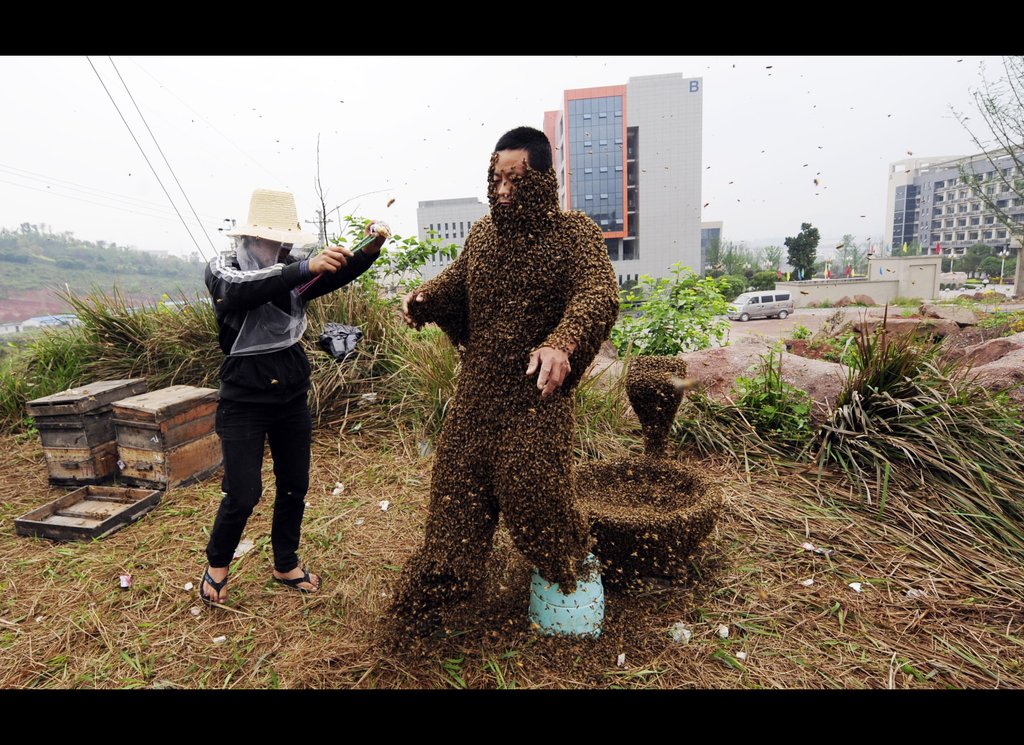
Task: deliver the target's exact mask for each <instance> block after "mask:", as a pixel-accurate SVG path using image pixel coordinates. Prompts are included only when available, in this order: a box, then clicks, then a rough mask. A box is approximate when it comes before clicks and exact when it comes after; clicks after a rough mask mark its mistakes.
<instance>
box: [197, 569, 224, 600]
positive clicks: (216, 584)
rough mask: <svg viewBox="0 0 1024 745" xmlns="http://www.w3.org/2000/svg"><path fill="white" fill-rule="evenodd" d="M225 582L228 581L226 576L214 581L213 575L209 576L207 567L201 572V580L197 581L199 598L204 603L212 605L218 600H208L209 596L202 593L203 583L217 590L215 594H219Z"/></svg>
mask: <svg viewBox="0 0 1024 745" xmlns="http://www.w3.org/2000/svg"><path fill="white" fill-rule="evenodd" d="M227 583H228V578H227V577H225V578H224V579H223V580H221V581H220V582H215V581H214V579H213V577H211V576H210V570H209V569H207V570H206V572H204V573H203V581H202V582H200V583H199V599H200V600H202V601H203V602H204V603H206V605H207V606H210V607H213V606H214V605H216V604H217V603H218V602H219V601H216V600H210V598H208V597H206V595H205V594H203V585H204V584H206V585H209V586H210V587H212V588H213V589H214V590H216V591H217V595H218V596H219V595H220V591H221V590H223V589H224V585H226V584H227Z"/></svg>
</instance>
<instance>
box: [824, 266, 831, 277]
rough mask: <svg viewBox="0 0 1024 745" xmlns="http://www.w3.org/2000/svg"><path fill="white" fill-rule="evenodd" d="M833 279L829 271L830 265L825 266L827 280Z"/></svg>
mask: <svg viewBox="0 0 1024 745" xmlns="http://www.w3.org/2000/svg"><path fill="white" fill-rule="evenodd" d="M831 278H832V272H830V271H829V268H828V265H827V264H826V265H825V279H831Z"/></svg>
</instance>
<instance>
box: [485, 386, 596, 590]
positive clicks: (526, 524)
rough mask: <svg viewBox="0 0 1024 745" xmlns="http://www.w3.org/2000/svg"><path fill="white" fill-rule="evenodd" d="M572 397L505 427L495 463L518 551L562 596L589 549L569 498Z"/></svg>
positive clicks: (507, 520)
mask: <svg viewBox="0 0 1024 745" xmlns="http://www.w3.org/2000/svg"><path fill="white" fill-rule="evenodd" d="M572 438H573V398H572V396H557V397H552V398H550V399H545V400H543V401H539V402H538V404H537V405H536V406H535V407H532V408H530V409H529V410H528V411H527V412H524V413H523V414H522V415H521V416H520V417H517V418H516V420H515V421H511V422H509V428H508V430H507V432H506V436H505V437H504V438H503V440H502V442H501V445H500V446H499V448H498V452H497V460H496V461H495V464H494V488H495V493H496V495H497V498H498V503H499V505H500V506H501V512H502V514H503V515H504V516H505V525H506V526H507V527H508V530H509V532H510V533H511V534H512V540H513V541H514V543H515V545H516V548H518V549H519V550H520V551H521V552H522V553H523V554H524V555H525V556H526V558H527V559H529V560H530V561H531V562H533V564H534V565H535V566H536V567H537V571H538V572H540V575H541V576H542V577H543V578H544V579H546V580H548V581H549V582H557V583H558V584H559V589H560V590H561V591H562V592H563V593H566V594H569V593H572V592H573V591H575V589H576V578H577V576H578V575H579V573H580V569H581V567H582V563H583V559H584V557H585V556H586V554H587V550H588V547H589V545H590V539H589V537H588V534H587V533H588V531H587V525H586V522H585V520H584V518H583V515H582V514H581V513H580V512H579V510H577V508H576V506H575V503H574V495H573V486H574V485H573V480H572V476H573V470H572V466H573V460H572Z"/></svg>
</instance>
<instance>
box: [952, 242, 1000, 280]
mask: <svg viewBox="0 0 1024 745" xmlns="http://www.w3.org/2000/svg"><path fill="white" fill-rule="evenodd" d="M991 255H992V248H991V247H990V246H986V245H985V244H984V243H975V244H974V245H973V246H971V247H970V248H968V249H967V251H965V252H964V257H963V259H962V260H961V262H960V263H959V265H958V268H959V269H960V271H962V272H967V273H968V274H974V273H975V272H977V271H978V269H979V268H980V267H981V262H982V261H984V260H985V259H986V258H988V257H989V256H991Z"/></svg>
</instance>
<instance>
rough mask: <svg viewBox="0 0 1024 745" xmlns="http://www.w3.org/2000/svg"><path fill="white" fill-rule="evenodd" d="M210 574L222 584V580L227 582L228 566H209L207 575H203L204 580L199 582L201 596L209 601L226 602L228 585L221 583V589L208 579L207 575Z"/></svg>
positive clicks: (211, 577) (215, 580)
mask: <svg viewBox="0 0 1024 745" xmlns="http://www.w3.org/2000/svg"><path fill="white" fill-rule="evenodd" d="M207 575H208V576H209V577H210V579H212V580H213V581H214V582H216V583H217V584H218V585H220V584H221V583H222V582H226V581H227V578H228V568H227V567H220V568H215V567H207V568H206V575H204V576H203V581H202V582H200V583H199V596H200V597H201V598H203V600H205V601H206V602H208V603H225V602H227V599H228V588H227V585H221V588H220V591H219V592H218V590H217V588H216V587H214V586H213V585H211V584H210V583H209V582H207V581H206V576H207Z"/></svg>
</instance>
